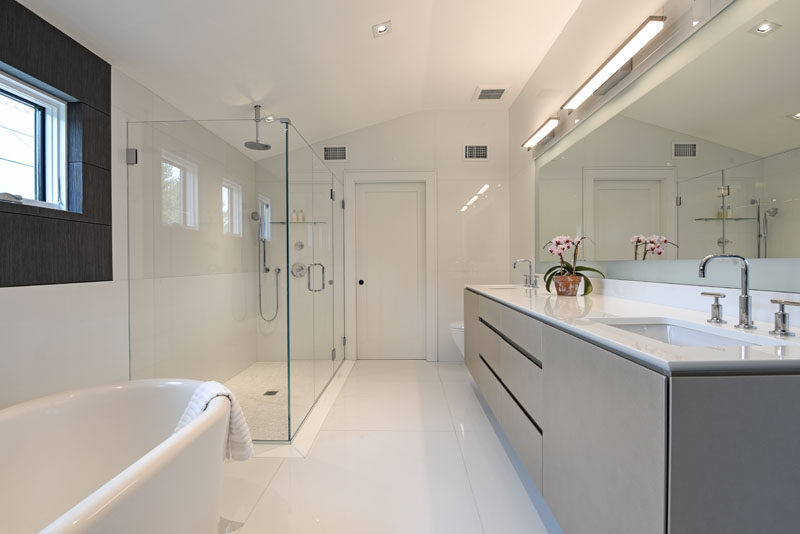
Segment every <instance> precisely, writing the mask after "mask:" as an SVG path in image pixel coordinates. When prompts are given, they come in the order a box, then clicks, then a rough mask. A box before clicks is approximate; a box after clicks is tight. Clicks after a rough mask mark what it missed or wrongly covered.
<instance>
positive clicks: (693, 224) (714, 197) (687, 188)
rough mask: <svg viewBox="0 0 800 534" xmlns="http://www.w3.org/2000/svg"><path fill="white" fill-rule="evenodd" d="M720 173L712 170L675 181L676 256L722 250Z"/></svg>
mask: <svg viewBox="0 0 800 534" xmlns="http://www.w3.org/2000/svg"><path fill="white" fill-rule="evenodd" d="M721 186H722V173H721V172H713V173H708V174H704V175H702V176H698V177H695V178H690V179H687V180H684V181H681V182H679V183H678V195H679V196H680V198H681V205H680V206H679V207H678V237H677V241H678V247H679V248H678V258H692V259H694V258H702V257H704V256H705V255H706V254H711V253H714V254H721V253H722V232H723V226H722V223H723V221H722V216H723V208H722V198H721V197H720V196H719V195H720V191H719V188H720V187H721Z"/></svg>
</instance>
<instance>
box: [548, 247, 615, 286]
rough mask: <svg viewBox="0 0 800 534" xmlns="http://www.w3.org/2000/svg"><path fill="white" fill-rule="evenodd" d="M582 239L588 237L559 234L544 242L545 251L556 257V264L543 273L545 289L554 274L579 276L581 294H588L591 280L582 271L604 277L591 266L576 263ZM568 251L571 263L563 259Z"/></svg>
mask: <svg viewBox="0 0 800 534" xmlns="http://www.w3.org/2000/svg"><path fill="white" fill-rule="evenodd" d="M584 239H588V238H586V237H576V238H575V239H573V238H572V237H570V236H568V235H559V236H556V237H554V238H553V239H551V240H550V241H548V242H547V243H546V244H545V247H546V248H547V251H548V252H549V253H550V254H552V255H553V256H556V257H557V258H558V265H554V266H553V267H550V268H549V269H547V271H546V272H545V273H544V284H545V285H544V287H545V289H547V291H550V284H551V283H552V282H553V278H554V277H556V276H580V277H581V278H583V294H584V295H588V294H589V293H591V292H592V289H593V288H592V282H591V280H589V277H588V276H586V275H585V274H584V273H585V272H587V271H591V272H595V273H597V274H599V275H600V276H602V277H603V278H605V277H606V275H604V274H603V273H601V272H600V271H598V270H597V269H595V268H593V267H587V266H585V265H578V249H579V248H580V246H581V242H582V241H583V240H584ZM570 251H572V263H570V262H569V261H567V260H565V259H564V256H565V255H567V254H569V253H570Z"/></svg>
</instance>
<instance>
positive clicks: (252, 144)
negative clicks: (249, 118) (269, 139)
mask: <svg viewBox="0 0 800 534" xmlns="http://www.w3.org/2000/svg"><path fill="white" fill-rule="evenodd" d="M253 112H254V114H255V118H254V119H253V120H254V121H255V123H256V140H255V141H247V142H245V144H244V147H245V148H249V149H250V150H269V149H270V148H272V146H270V145H268V144H266V143H262V142H260V141H259V140H258V125H259V124H260V123H261V121H262V120H263V119H262V118H261V106H260V105H258V104H256V105H255V106H253Z"/></svg>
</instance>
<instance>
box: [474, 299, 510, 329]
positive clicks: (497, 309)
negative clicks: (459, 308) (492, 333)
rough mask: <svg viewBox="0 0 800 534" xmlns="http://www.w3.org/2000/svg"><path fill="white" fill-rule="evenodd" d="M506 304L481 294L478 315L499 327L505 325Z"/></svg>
mask: <svg viewBox="0 0 800 534" xmlns="http://www.w3.org/2000/svg"><path fill="white" fill-rule="evenodd" d="M506 309H508V308H506V307H505V306H503V305H502V304H498V303H497V302H495V301H493V300H491V299H488V298H486V297H483V296H481V297H480V300H479V301H478V316H479V317H480V318H481V319H483V320H484V321H486V322H487V323H489V324H490V325H492V326H493V327H495V328H497V329H501V328H502V326H503V310H506Z"/></svg>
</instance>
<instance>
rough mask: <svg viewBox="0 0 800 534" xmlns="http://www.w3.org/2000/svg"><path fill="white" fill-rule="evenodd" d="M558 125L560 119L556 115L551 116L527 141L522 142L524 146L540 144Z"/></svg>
mask: <svg viewBox="0 0 800 534" xmlns="http://www.w3.org/2000/svg"><path fill="white" fill-rule="evenodd" d="M556 126H558V119H557V118H556V117H550V118H549V119H547V120H546V121H545V123H544V124H542V125H541V126H539V129H538V130H536V131H535V132H533V135H531V136H530V137H529V138H528V140H527V141H525V142H524V143H522V148H533V147H535V146H536V145H538V144H539V143H540V142H541V141H542V139H544V138H545V137H547V136H548V135H549V134H550V133H552V131H553V130H555V129H556Z"/></svg>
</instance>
